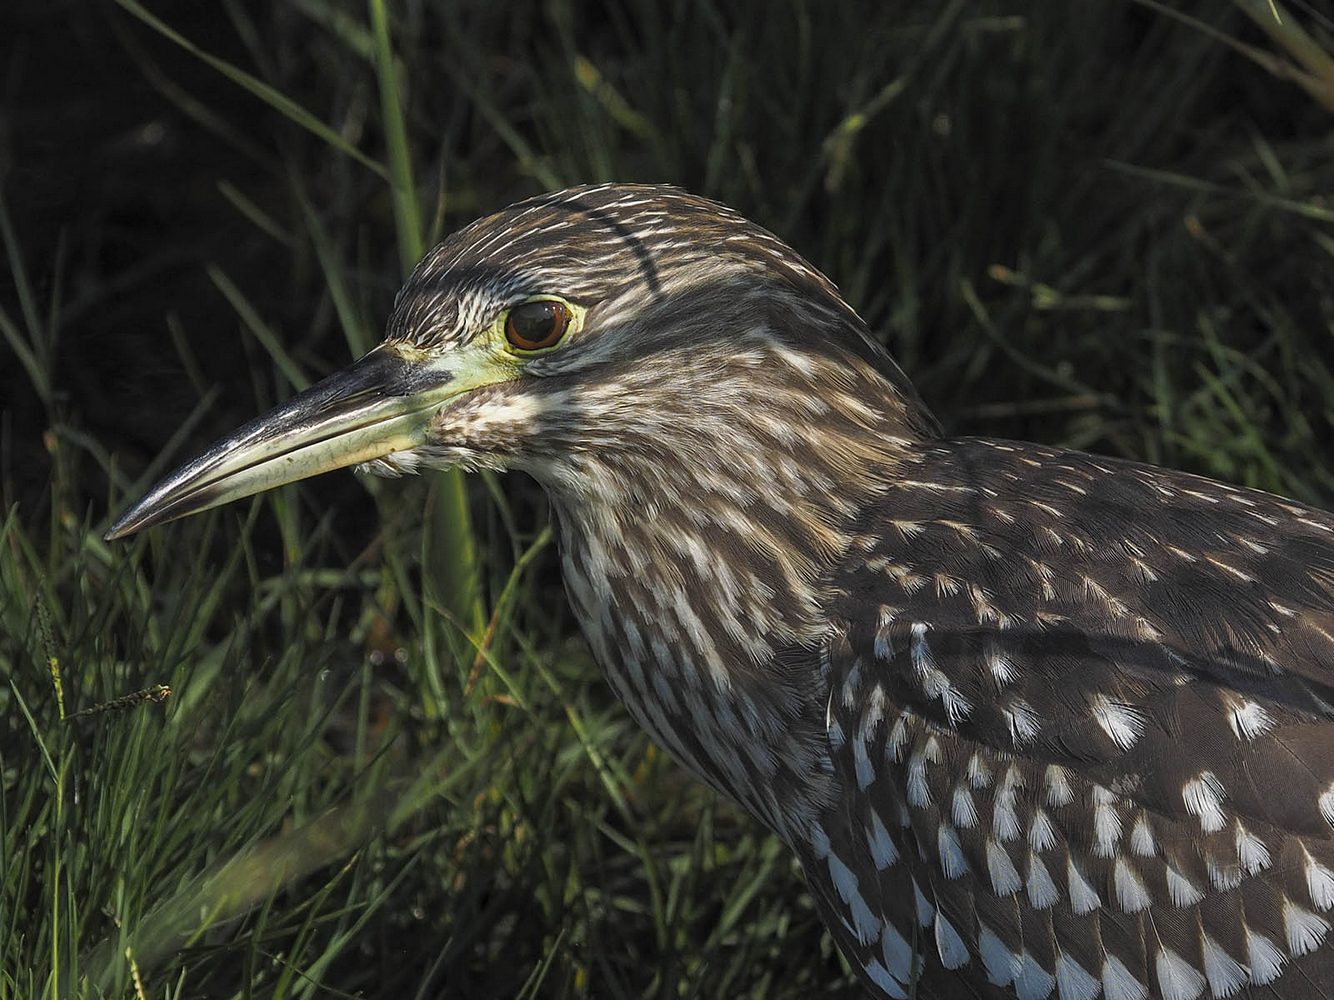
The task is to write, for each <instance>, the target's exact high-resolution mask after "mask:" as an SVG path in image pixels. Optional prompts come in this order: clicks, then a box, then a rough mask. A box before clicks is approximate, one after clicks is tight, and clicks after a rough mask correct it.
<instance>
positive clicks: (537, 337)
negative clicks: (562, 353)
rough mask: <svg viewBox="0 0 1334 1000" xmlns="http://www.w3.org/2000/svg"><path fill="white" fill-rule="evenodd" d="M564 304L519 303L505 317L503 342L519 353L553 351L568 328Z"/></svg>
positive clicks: (567, 317) (566, 311)
mask: <svg viewBox="0 0 1334 1000" xmlns="http://www.w3.org/2000/svg"><path fill="white" fill-rule="evenodd" d="M570 319H571V316H570V307H569V306H567V305H566V304H565V303H564V302H551V301H545V302H522V303H520V304H519V305H517V306H515V307H514V308H513V309H511V310H510V312H509V315H508V316H506V317H505V339H506V340H508V341H509V342H510V345H511V346H513V347H517V348H518V349H519V350H521V351H540V350H543V349H544V348H547V347H554V346H555V345H556V344H557V343H558V342H559V341H560V338H561V337H563V336H565V331H566V330H567V329H569V326H570Z"/></svg>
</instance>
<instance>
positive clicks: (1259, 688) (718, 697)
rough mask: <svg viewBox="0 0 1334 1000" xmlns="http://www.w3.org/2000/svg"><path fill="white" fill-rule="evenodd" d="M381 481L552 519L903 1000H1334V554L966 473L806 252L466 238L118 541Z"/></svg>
mask: <svg viewBox="0 0 1334 1000" xmlns="http://www.w3.org/2000/svg"><path fill="white" fill-rule="evenodd" d="M349 465H360V466H362V467H363V468H365V469H368V470H369V471H371V472H378V473H387V474H391V475H392V474H398V473H403V472H411V471H414V470H417V469H420V468H426V467H430V468H435V467H443V466H455V465H458V466H463V467H465V468H478V467H487V468H497V469H521V470H523V471H525V472H527V473H529V474H531V475H532V476H533V477H534V478H535V479H536V480H537V481H538V482H539V483H540V484H541V485H542V486H543V487H544V488H545V490H546V493H547V495H548V496H549V498H550V501H551V506H552V510H553V515H554V518H555V522H556V524H557V526H558V534H559V541H560V553H561V560H562V566H563V570H564V577H565V584H566V589H567V591H568V594H569V598H570V603H571V605H572V606H573V608H574V611H575V613H576V615H577V616H578V619H579V621H580V623H581V625H582V627H583V631H584V633H585V635H586V636H587V637H588V641H589V644H590V646H591V647H592V649H593V653H594V655H595V657H596V658H597V660H598V662H599V663H600V664H601V666H602V668H603V669H604V670H605V671H606V675H607V678H608V680H609V681H610V682H611V685H612V687H613V688H614V689H615V691H616V693H617V694H618V695H619V697H620V698H621V700H622V701H624V702H625V704H626V706H627V707H628V708H629V710H630V712H631V714H632V715H633V716H634V717H635V718H636V719H637V720H638V721H639V722H640V723H641V724H642V725H643V726H644V727H645V728H646V729H647V730H648V731H649V733H651V734H652V736H653V738H654V739H655V740H656V741H657V742H658V743H659V744H660V745H661V746H662V747H663V748H665V749H666V750H667V751H669V752H670V753H671V754H672V756H674V757H675V758H676V759H677V760H678V761H680V763H681V764H683V765H684V766H685V767H686V768H687V769H688V770H689V771H691V772H692V773H693V774H695V775H696V776H698V777H699V778H700V779H702V780H703V781H705V782H708V783H709V784H710V785H712V786H713V787H714V788H716V789H718V790H719V791H721V792H722V793H724V794H725V795H728V796H730V797H731V798H733V799H735V800H736V801H737V802H738V803H740V804H741V805H742V806H743V807H745V808H746V809H747V810H749V811H750V812H751V813H753V814H754V815H755V816H757V817H759V819H760V820H762V821H763V822H764V823H766V824H767V825H768V826H769V827H771V828H772V829H773V830H774V831H775V832H776V833H777V834H778V836H780V837H781V838H782V839H783V840H784V841H785V842H786V843H787V844H788V845H790V847H791V848H792V850H793V851H794V852H795V853H796V854H797V856H798V857H799V858H800V861H801V864H802V866H803V868H804V869H805V872H806V875H807V878H808V879H809V882H810V885H811V889H812V891H813V893H814V895H815V897H816V899H817V900H818V903H819V906H820V908H821V910H822V912H823V915H824V918H825V920H826V921H827V923H828V925H829V928H830V930H831V932H832V933H833V935H834V937H835V939H836V940H837V942H838V944H839V946H840V947H841V948H842V949H843V951H844V953H845V954H846V955H847V957H848V958H849V959H850V961H851V962H852V964H853V966H854V967H855V968H856V969H857V970H858V972H859V974H860V975H861V977H862V979H863V980H864V982H865V983H866V985H867V986H868V988H869V989H870V990H871V991H872V992H874V993H876V994H877V995H881V996H887V997H905V996H906V995H908V994H909V993H910V991H912V990H916V994H915V995H916V996H919V997H958V996H979V997H1000V996H1018V997H1021V998H1024V1000H1032V998H1046V997H1059V998H1060V1000H1093V998H1095V997H1099V996H1104V997H1106V998H1107V1000H1146V998H1148V997H1163V998H1169V1000H1191V998H1194V997H1200V996H1212V997H1227V996H1233V995H1238V994H1245V995H1252V996H1254V995H1263V996H1271V997H1285V998H1290V1000H1291V998H1309V997H1325V996H1329V995H1332V994H1334V950H1332V949H1331V947H1330V944H1329V943H1328V941H1327V939H1328V937H1329V930H1330V921H1331V919H1334V917H1332V916H1331V909H1332V908H1334V518H1331V517H1330V516H1329V515H1328V514H1325V513H1322V512H1320V511H1316V510H1311V509H1309V508H1306V507H1302V506H1299V505H1297V504H1293V503H1289V502H1287V501H1284V500H1281V499H1279V498H1277V497H1273V496H1270V495H1268V494H1265V493H1259V492H1256V491H1253V490H1247V489H1241V488H1238V487H1233V486H1228V485H1224V484H1222V483H1217V482H1212V481H1210V480H1207V479H1201V478H1198V477H1196V476H1190V475H1185V474H1182V473H1179V472H1171V471H1167V470H1163V469H1156V468H1150V467H1147V466H1144V465H1136V464H1133V463H1129V462H1122V461H1117V460H1113V459H1108V458H1098V457H1094V456H1090V455H1085V454H1081V453H1078V452H1072V451H1064V450H1061V449H1058V448H1047V447H1040V446H1037V445H1031V444H1020V443H1014V442H1006V441H991V440H982V439H977V438H951V437H946V436H944V435H943V434H942V433H941V431H940V429H939V427H938V425H937V424H936V422H935V420H934V419H933V418H932V416H931V414H930V413H929V412H928V410H927V409H926V408H925V406H923V404H922V402H921V401H920V400H919V399H918V397H917V394H916V393H915V392H914V391H913V388H912V386H911V385H910V384H909V383H908V381H907V379H906V378H905V377H904V375H903V373H902V372H901V371H900V370H899V369H898V367H897V366H896V365H895V364H894V362H893V361H892V360H891V359H890V358H889V357H888V356H887V355H886V354H885V352H884V351H883V350H882V349H881V348H880V347H879V346H877V345H876V344H875V343H874V342H873V341H872V339H871V338H870V336H869V335H868V332H867V329H866V327H865V325H864V324H863V323H862V321H861V320H860V319H859V318H858V316H857V315H856V313H854V312H853V310H852V309H851V308H850V307H849V306H848V305H847V304H846V303H845V302H844V301H843V299H842V298H840V296H839V293H838V291H837V290H836V289H835V288H834V286H833V285H832V284H831V283H830V282H829V281H828V280H827V279H826V278H825V277H823V276H822V275H821V274H820V273H819V272H817V271H816V270H814V269H813V268H812V267H811V266H810V265H809V264H807V263H806V262H805V261H803V260H802V259H801V258H800V257H798V256H797V255H796V254H795V253H794V252H793V251H792V250H790V249H789V248H788V247H786V246H785V245H784V244H783V243H782V242H780V241H779V240H778V239H776V238H775V237H774V236H772V235H771V234H769V233H767V232H765V231H764V230H762V229H760V228H758V227H757V226H754V225H752V224H751V223H749V222H747V221H746V220H745V219H743V218H741V217H740V216H738V215H736V214H735V213H733V212H732V211H730V210H728V209H727V208H724V207H723V206H721V205H717V204H714V203H712V202H709V201H705V200H703V199H700V198H696V197H692V196H690V195H688V194H685V193H683V192H681V191H678V190H675V189H672V188H662V187H649V186H636V185H606V186H599V187H583V188H575V189H572V190H569V191H562V192H558V193H556V194H549V195H544V196H542V197H539V198H534V199H532V200H530V201H526V202H523V203H521V204H518V205H515V206H513V207H511V208H508V209H506V210H504V211H502V212H500V213H498V214H496V215H493V216H490V217H489V218H485V219H482V220H480V221H478V222H475V223H473V224H472V225H470V226H468V227H467V228H466V229H463V230H462V231H461V232H459V233H457V234H455V235H454V236H453V237H451V238H450V239H449V240H447V241H446V242H445V243H443V244H442V245H440V246H439V247H437V248H436V249H435V250H433V251H432V252H431V253H430V254H429V255H427V257H426V258H425V260H423V261H422V263H421V265H420V266H419V267H418V268H417V270H416V273H414V274H413V276H412V278H411V279H410V280H409V281H408V283H407V286H406V287H405V288H404V289H403V291H402V293H401V294H400V296H399V298H398V302H397V304H396V306H395V309H394V312H393V315H392V317H391V319H390V321H389V326H388V333H387V336H386V338H385V341H384V343H383V344H381V345H380V346H379V347H377V348H376V349H375V350H373V351H371V353H370V354H368V355H366V357H364V358H362V359H361V360H360V361H358V362H356V363H355V364H353V365H352V366H351V367H349V368H348V369H346V370H345V371H343V372H341V373H339V374H336V375H334V376H332V377H330V378H328V379H326V380H324V381H323V382H321V383H319V384H318V385H316V386H315V387H314V388H312V389H309V390H308V391H306V392H303V393H301V394H300V395H298V396H296V397H294V398H293V399H292V400H291V401H290V402H288V403H286V404H285V405H283V406H281V407H279V408H278V409H277V410H275V411H273V412H272V413H270V414H268V415H267V416H264V417H260V418H259V419H258V420H255V421H253V422H252V423H250V424H247V425H246V426H245V427H243V428H242V429H241V430H239V431H238V432H237V433H236V434H234V435H232V436H231V437H229V438H227V439H225V440H224V441H222V442H220V443H218V444H217V445H216V446H214V447H213V448H212V449H211V450H210V451H209V452H208V453H207V454H205V455H204V456H203V457H202V458H200V459H198V460H196V461H194V462H191V463H190V464H189V465H187V466H185V467H184V468H182V469H180V470H178V471H176V472H175V473H173V474H172V475H171V476H169V477H168V478H167V479H166V480H164V481H163V482H162V483H161V484H159V485H158V486H156V487H155V488H154V489H153V490H152V491H151V492H150V493H149V494H148V495H147V496H146V497H145V498H144V499H143V500H141V501H140V502H139V503H138V504H137V505H136V506H135V507H134V508H132V509H131V510H130V511H129V512H128V513H127V514H126V515H125V516H124V517H123V518H121V520H120V521H119V522H117V523H116V525H115V526H114V527H113V528H112V530H111V532H110V535H109V536H108V537H112V538H117V537H120V536H123V535H127V534H129V533H131V532H133V531H137V530H139V529H141V528H145V527H148V526H150V525H154V524H158V523H160V522H162V521H166V520H169V519H171V518H175V517H180V516H182V515H185V514H189V513H193V512H195V511H199V510H204V509H205V508H208V507H212V506H215V505H217V504H220V503H223V502H225V501H228V500H233V499H236V498H237V497H242V496H247V495H249V494H252V493H255V492H258V491H260V490H263V489H267V488H269V487H272V486H276V485H278V484H280V483H286V482H290V481H292V480H296V479H300V478H303V477H306V476H310V475H313V474H315V473H317V472H323V471H326V470H329V469H335V468H339V467H342V466H349Z"/></svg>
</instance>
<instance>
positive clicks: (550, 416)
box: [108, 184, 933, 538]
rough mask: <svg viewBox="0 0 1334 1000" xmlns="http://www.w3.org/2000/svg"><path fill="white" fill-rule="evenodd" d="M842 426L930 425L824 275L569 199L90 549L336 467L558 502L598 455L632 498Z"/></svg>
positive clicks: (591, 201)
mask: <svg viewBox="0 0 1334 1000" xmlns="http://www.w3.org/2000/svg"><path fill="white" fill-rule="evenodd" d="M842 425H846V427H845V428H844V429H845V430H847V429H851V430H855V431H859V432H861V433H862V434H863V436H864V434H865V432H867V431H870V432H872V433H880V434H881V436H882V437H885V438H894V437H895V435H896V434H901V435H903V436H905V437H912V436H916V435H920V434H922V433H925V432H927V431H929V430H930V429H931V428H932V426H933V424H932V420H931V417H930V415H929V414H928V413H927V411H926V410H925V408H924V407H922V405H921V403H920V402H919V401H918V400H917V397H916V394H915V393H914V391H913V389H912V387H911V385H910V384H909V383H908V382H907V380H906V379H905V378H904V377H903V375H902V373H901V372H900V371H899V369H898V368H897V367H896V366H895V365H894V363H893V361H892V360H890V359H889V357H888V356H887V355H886V354H885V353H884V351H883V350H882V349H881V348H880V347H878V346H877V345H875V344H874V343H873V342H872V341H871V340H870V338H869V337H868V336H867V335H866V333H865V327H864V326H863V325H862V323H861V321H860V320H859V319H858V318H857V317H856V314H855V313H854V312H853V311H852V309H851V308H850V307H849V306H848V305H847V304H846V303H845V302H844V301H843V299H842V298H841V297H840V296H839V294H838V292H837V290H836V289H835V288H834V286H833V285H832V284H831V283H830V282H829V281H828V279H826V278H825V277H824V276H823V275H821V274H820V273H819V272H818V271H816V270H815V269H814V268H812V267H811V266H810V265H809V264H807V263H806V262H805V261H803V260H802V259H801V258H800V257H799V256H798V255H797V254H796V253H794V252H793V251H792V250H791V249H789V248H788V247H787V246H785V245H784V244H783V243H782V242H781V241H779V240H778V239H777V238H776V237H774V236H773V235H771V234H770V233H768V232H766V231H765V230H763V229H761V228H759V227H758V226H755V225H753V224H751V223H749V222H747V221H746V220H745V219H744V218H742V217H741V216H739V215H737V214H736V213H734V212H732V211H731V210H730V209H727V208H725V207H724V206H722V205H719V204H717V203H714V202H710V201H707V200H705V199H702V198H697V197H694V196H692V195H688V194H686V193H685V192H682V191H680V190H678V189H675V188H668V187H657V186H647V185H623V184H617V185H601V186H593V187H583V188H573V189H570V190H567V191H561V192H556V193H554V194H548V195H543V196H540V197H538V198H534V199H531V200H529V201H526V202H521V203H519V204H517V205H513V206H511V207H509V208H507V209H505V210H503V211H501V212H499V213H496V214H495V215H491V216H488V217H486V218H484V219H481V220H479V221H477V222H474V223H472V224H471V225H469V226H467V227H466V228H464V229H462V230H460V231H459V232H457V233H455V234H454V235H453V236H452V237H450V238H449V239H448V240H447V241H445V242H444V243H442V244H440V245H439V246H438V247H436V248H435V249H434V250H433V251H432V252H431V253H429V254H428V255H427V256H426V257H425V258H423V260H422V261H421V263H420V264H419V265H418V267H417V269H416V271H415V272H414V273H413V275H412V276H411V278H410V279H409V280H408V282H407V284H406V285H405V286H404V288H403V290H402V291H401V292H400V293H399V296H398V298H397V300H396V303H395V306H394V311H393V313H392V315H391V317H390V320H389V323H388V328H387V332H386V336H385V339H384V341H383V342H382V343H381V344H380V345H379V346H378V347H376V348H375V349H374V350H372V351H371V352H370V353H369V354H367V355H366V356H365V357H363V358H361V359H360V360H358V361H356V362H355V363H353V364H352V365H350V366H349V367H347V368H345V369H343V370H342V371H339V372H336V373H335V374H333V375H331V376H329V377H327V378H325V379H324V380H322V381H320V382H319V383H317V384H316V385H314V386H312V387H310V388H309V389H307V390H305V391H303V392H301V393H299V394H297V395H296V396H294V397H292V398H291V399H290V400H288V401H287V402H286V403H284V404H282V405H280V406H278V407H277V408H276V409H274V410H272V411H271V412H269V413H267V414H265V415H263V416H261V417H259V418H257V419H255V420H252V421H251V422H249V423H248V424H246V425H244V426H243V427H241V428H240V429H239V430H237V431H236V432H235V433H233V434H231V435H229V436H227V437H225V438H224V439H222V440H221V441H218V442H217V443H216V444H214V445H213V446H212V447H211V448H209V449H208V450H207V451H206V452H205V453H204V454H203V455H201V456H200V457H198V458H196V459H195V460H193V461H191V462H189V463H187V464H185V465H183V466H182V467H181V468H179V469H177V470H176V471H175V472H173V473H171V474H170V475H169V476H167V477H166V478H165V479H164V480H162V482H160V483H158V484H157V485H156V486H155V487H153V488H152V489H151V490H150V491H149V492H148V493H147V494H146V495H145V496H144V497H143V498H142V499H141V500H140V501H139V502H138V503H137V504H135V505H134V506H133V507H131V508H130V509H129V510H128V511H127V512H126V513H125V514H124V515H123V516H122V517H121V518H120V519H119V520H118V521H117V522H116V523H115V524H114V525H113V526H112V528H111V530H110V531H109V532H108V538H118V537H122V536H125V535H128V534H131V533H133V532H135V531H138V530H140V529H143V528H146V527H150V526H152V525H155V524H159V523H162V522H164V521H169V520H173V519H175V518H178V517H183V516H185V515H187V514H192V513H195V512H198V511H202V510H207V509H209V508H211V507H215V506H218V505H219V504H222V503H226V502H228V501H230V500H236V499H240V498H242V497H246V496H250V495H252V494H255V493H258V492H260V491H263V490H267V489H270V488H273V487H276V486H280V485H282V484H285V483H289V482H293V481H295V480H298V479H304V478H306V477H309V476H312V475H315V474H317V473H321V472H327V471H330V470H333V469H338V468H343V467H347V466H358V467H360V468H362V469H364V470H365V471H369V472H374V473H379V474H385V475H398V474H402V473H404V472H412V471H416V470H418V469H421V468H440V467H447V466H462V467H464V468H479V467H489V468H500V469H509V468H516V469H521V470H524V471H528V472H530V473H531V474H533V475H534V476H535V477H536V478H537V479H538V480H539V481H540V482H542V483H543V485H544V486H546V487H547V489H548V492H549V493H552V494H553V495H554V496H558V497H559V496H562V495H569V494H572V493H573V494H579V493H581V492H587V491H589V490H591V489H593V488H595V487H596V488H597V489H602V490H605V489H607V488H609V486H610V485H611V484H613V483H614V482H615V480H616V477H614V476H609V475H607V474H606V470H607V468H608V467H609V463H611V462H612V461H613V457H614V456H620V457H621V458H622V459H623V460H624V462H625V463H630V464H633V465H635V466H636V468H637V472H636V474H635V475H634V476H629V477H622V482H623V483H628V482H640V483H642V482H643V480H644V478H645V477H646V476H647V477H648V478H649V479H650V480H651V479H654V478H655V477H656V478H657V479H659V480H662V479H663V478H664V477H665V476H666V475H667V473H666V472H664V470H665V469H676V470H678V471H679V470H685V469H693V470H694V471H695V472H699V471H700V469H701V468H702V467H704V466H709V467H728V466H736V465H737V463H740V464H741V465H742V466H749V465H754V464H755V463H756V462H757V454H763V453H766V452H768V453H770V457H772V448H773V447H774V446H775V444H776V443H777V444H778V445H783V442H786V445H783V446H782V447H780V448H779V451H780V452H781V451H783V450H785V449H786V450H790V451H794V452H795V451H798V450H809V449H810V447H812V444H813V442H812V441H811V440H809V438H811V436H812V435H811V434H807V433H805V432H804V431H803V428H809V427H818V428H819V433H820V434H826V433H828V432H831V431H833V430H837V428H838V427H840V426H842ZM837 439H838V435H837V434H833V435H832V437H831V438H830V440H837ZM822 450H826V451H827V450H828V449H822ZM830 454H831V456H832V457H831V458H830V460H831V461H840V460H842V459H840V457H839V448H838V447H837V446H836V447H834V449H833V451H832V452H831V453H830ZM843 458H844V459H846V460H847V461H852V460H854V458H855V456H843ZM765 461H766V462H767V461H768V459H765ZM815 471H816V474H817V475H818V474H819V469H816V470H815ZM757 472H758V474H759V475H760V478H761V479H764V478H765V477H766V476H767V475H769V474H770V473H772V472H773V469H772V468H768V471H767V472H766V470H764V469H759V470H757ZM826 478H827V477H826ZM628 489H629V487H626V488H625V489H623V490H622V493H623V494H624V493H625V492H626V490H628ZM619 499H620V501H621V502H629V501H631V500H632V499H633V498H630V497H627V496H625V495H622V496H620V497H619Z"/></svg>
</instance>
